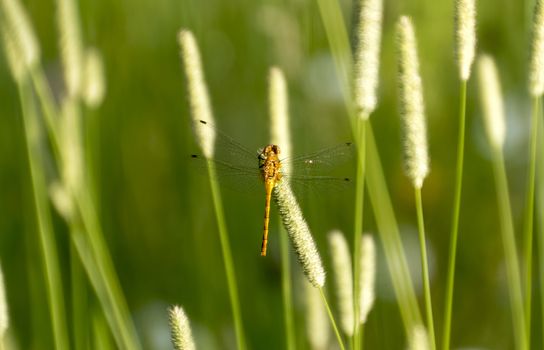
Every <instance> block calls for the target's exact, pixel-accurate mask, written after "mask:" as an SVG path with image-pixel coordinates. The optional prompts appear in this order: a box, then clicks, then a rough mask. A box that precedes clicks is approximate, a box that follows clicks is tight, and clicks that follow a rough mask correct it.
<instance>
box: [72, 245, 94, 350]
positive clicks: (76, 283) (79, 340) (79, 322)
mask: <svg viewBox="0 0 544 350" xmlns="http://www.w3.org/2000/svg"><path fill="white" fill-rule="evenodd" d="M70 277H71V285H72V324H73V339H74V349H75V350H88V349H89V329H90V327H91V324H90V322H89V315H88V310H89V303H88V291H87V278H86V276H85V270H84V269H83V266H82V265H81V260H80V259H79V255H78V253H77V248H76V246H75V244H74V243H73V242H72V244H71V245H70Z"/></svg>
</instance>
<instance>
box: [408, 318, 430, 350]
mask: <svg viewBox="0 0 544 350" xmlns="http://www.w3.org/2000/svg"><path fill="white" fill-rule="evenodd" d="M408 344H409V346H408V349H409V350H429V349H430V348H431V347H430V346H429V337H428V334H427V329H426V328H425V327H424V326H423V325H421V324H418V325H415V326H414V327H413V328H412V331H411V334H410V335H409V339H408Z"/></svg>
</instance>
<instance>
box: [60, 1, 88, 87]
mask: <svg viewBox="0 0 544 350" xmlns="http://www.w3.org/2000/svg"><path fill="white" fill-rule="evenodd" d="M57 21H58V26H59V33H60V51H61V57H62V64H63V68H64V79H65V83H66V90H67V93H68V96H70V97H77V96H79V95H80V94H81V89H82V82H83V44H82V41H81V29H80V23H79V14H78V7H77V3H76V0H57Z"/></svg>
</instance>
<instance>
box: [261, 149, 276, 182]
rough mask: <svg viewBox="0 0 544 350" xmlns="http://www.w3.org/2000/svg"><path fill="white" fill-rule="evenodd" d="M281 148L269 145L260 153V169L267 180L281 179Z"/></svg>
mask: <svg viewBox="0 0 544 350" xmlns="http://www.w3.org/2000/svg"><path fill="white" fill-rule="evenodd" d="M279 154H280V148H279V147H278V146H277V145H268V146H266V147H265V148H263V149H262V151H261V152H260V153H259V170H260V171H261V175H262V178H263V180H264V181H265V182H272V183H275V182H276V181H278V180H279V179H281V171H280V169H281V161H280V158H279Z"/></svg>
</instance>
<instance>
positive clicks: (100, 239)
mask: <svg viewBox="0 0 544 350" xmlns="http://www.w3.org/2000/svg"><path fill="white" fill-rule="evenodd" d="M76 204H77V207H78V209H79V214H80V215H81V220H82V224H83V231H84V233H85V235H84V237H82V238H83V241H82V242H80V244H79V245H78V244H76V247H77V248H78V250H83V249H84V250H88V252H85V251H79V254H80V256H81V257H82V262H83V263H84V266H85V269H86V270H87V274H88V275H89V278H90V280H91V282H92V284H93V287H94V288H95V290H96V291H97V294H99V300H100V302H101V304H102V308H103V309H104V313H105V315H106V318H107V320H108V322H109V325H110V327H111V329H112V333H113V335H114V338H115V340H116V341H117V344H118V346H119V347H120V348H123V349H140V348H141V345H140V344H139V340H138V336H137V335H136V329H135V328H134V324H133V323H132V320H131V318H130V313H129V311H128V306H127V304H126V301H125V298H124V295H123V292H122V289H121V285H120V283H119V279H118V278H117V274H116V272H115V268H114V266H113V262H112V260H111V256H110V255H109V252H108V248H107V244H106V242H105V241H104V234H103V233H102V228H101V227H100V222H99V220H98V216H97V213H96V209H95V207H94V203H93V201H92V198H91V195H90V193H88V191H87V190H83V191H82V192H81V193H79V194H77V195H76ZM76 230H77V229H76ZM76 232H77V231H76ZM71 233H72V236H74V233H75V232H74V230H71ZM75 234H76V235H77V234H78V233H75ZM84 256H85V259H86V260H87V261H86V262H87V264H85V262H84V261H83V257H84ZM91 275H93V276H94V278H92V277H91ZM108 315H110V317H109V318H108V317H107V316H108Z"/></svg>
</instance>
